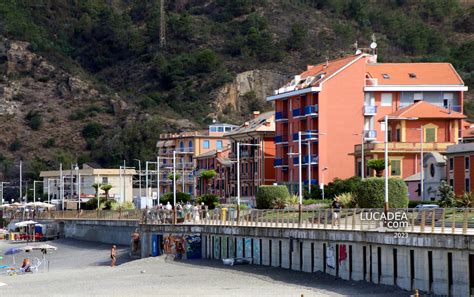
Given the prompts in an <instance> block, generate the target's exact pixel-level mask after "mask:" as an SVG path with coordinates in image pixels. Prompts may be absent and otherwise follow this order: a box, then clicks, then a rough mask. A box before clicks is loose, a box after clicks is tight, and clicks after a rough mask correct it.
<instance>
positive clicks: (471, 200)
mask: <svg viewBox="0 0 474 297" xmlns="http://www.w3.org/2000/svg"><path fill="white" fill-rule="evenodd" d="M473 204H474V195H473V194H472V192H467V193H464V194H462V195H461V196H459V197H457V198H456V206H457V207H466V208H471V207H472V205H473Z"/></svg>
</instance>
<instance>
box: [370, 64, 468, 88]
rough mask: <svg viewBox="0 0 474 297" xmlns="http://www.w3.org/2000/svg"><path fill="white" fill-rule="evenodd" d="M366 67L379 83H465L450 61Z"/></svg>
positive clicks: (371, 65)
mask: <svg viewBox="0 0 474 297" xmlns="http://www.w3.org/2000/svg"><path fill="white" fill-rule="evenodd" d="M366 69H367V74H368V75H369V76H370V77H371V78H376V79H377V84H378V85H464V82H463V81H462V79H461V77H459V75H458V73H457V72H456V70H455V69H454V67H453V65H451V64H450V63H374V64H371V63H369V64H367V68H366ZM411 73H412V74H415V75H414V76H415V77H410V74H411ZM384 74H387V75H388V76H386V77H388V78H387V79H385V78H384ZM412 76H413V75H412Z"/></svg>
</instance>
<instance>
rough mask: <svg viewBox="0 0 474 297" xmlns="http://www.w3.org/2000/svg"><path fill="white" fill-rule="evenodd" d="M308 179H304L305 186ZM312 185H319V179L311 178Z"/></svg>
mask: <svg viewBox="0 0 474 297" xmlns="http://www.w3.org/2000/svg"><path fill="white" fill-rule="evenodd" d="M308 182H309V181H308V180H304V181H303V183H304V185H305V186H307V185H308ZM311 185H314V186H317V185H318V180H317V179H311Z"/></svg>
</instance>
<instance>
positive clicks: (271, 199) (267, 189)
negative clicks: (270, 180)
mask: <svg viewBox="0 0 474 297" xmlns="http://www.w3.org/2000/svg"><path fill="white" fill-rule="evenodd" d="M289 198H290V193H289V192H288V188H287V187H286V186H282V185H279V186H260V187H259V188H258V191H257V197H256V202H257V208H260V209H269V208H276V207H278V208H281V207H282V205H284V204H286V203H287V201H288V199H289Z"/></svg>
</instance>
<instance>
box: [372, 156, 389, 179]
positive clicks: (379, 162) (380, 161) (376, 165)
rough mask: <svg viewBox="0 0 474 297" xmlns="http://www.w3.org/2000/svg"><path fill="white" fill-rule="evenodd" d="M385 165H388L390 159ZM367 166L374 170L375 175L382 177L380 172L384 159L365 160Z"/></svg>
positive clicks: (383, 166) (383, 167)
mask: <svg viewBox="0 0 474 297" xmlns="http://www.w3.org/2000/svg"><path fill="white" fill-rule="evenodd" d="M387 165H388V166H390V160H389V161H388V164H387ZM367 167H369V168H371V169H373V170H375V176H377V177H382V172H383V171H384V169H385V159H370V160H369V161H368V162H367Z"/></svg>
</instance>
